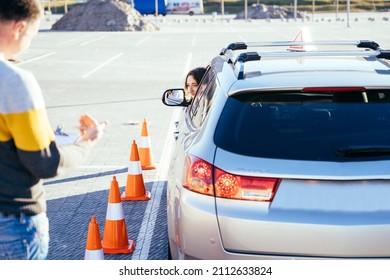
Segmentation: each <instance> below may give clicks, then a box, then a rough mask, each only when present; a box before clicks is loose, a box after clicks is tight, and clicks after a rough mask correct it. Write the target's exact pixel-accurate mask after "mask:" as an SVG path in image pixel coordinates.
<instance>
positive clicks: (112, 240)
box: [102, 176, 135, 254]
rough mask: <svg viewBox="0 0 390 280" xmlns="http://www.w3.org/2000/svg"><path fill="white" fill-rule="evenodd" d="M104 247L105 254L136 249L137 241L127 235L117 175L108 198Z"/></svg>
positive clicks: (125, 252)
mask: <svg viewBox="0 0 390 280" xmlns="http://www.w3.org/2000/svg"><path fill="white" fill-rule="evenodd" d="M102 247H103V252H104V253H105V254H130V253H132V252H133V251H134V249H135V242H134V241H133V240H129V239H128V237H127V229H126V221H125V215H124V213H123V207H122V202H121V197H120V191H119V186H118V182H117V180H116V177H115V176H113V179H112V182H111V188H110V195H109V198H108V206H107V214H106V223H105V225H104V235H103V240H102Z"/></svg>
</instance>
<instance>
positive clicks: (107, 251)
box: [103, 239, 135, 255]
mask: <svg viewBox="0 0 390 280" xmlns="http://www.w3.org/2000/svg"><path fill="white" fill-rule="evenodd" d="M128 242H129V243H128V245H127V246H125V247H123V248H107V247H103V252H104V254H110V255H116V254H131V253H133V252H134V249H135V242H134V241H133V240H130V239H129V240H128Z"/></svg>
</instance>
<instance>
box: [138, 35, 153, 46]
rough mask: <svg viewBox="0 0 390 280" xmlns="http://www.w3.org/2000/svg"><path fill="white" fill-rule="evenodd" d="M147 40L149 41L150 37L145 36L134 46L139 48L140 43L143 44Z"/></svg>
mask: <svg viewBox="0 0 390 280" xmlns="http://www.w3.org/2000/svg"><path fill="white" fill-rule="evenodd" d="M149 39H150V36H147V37H145V38H143V39H142V40H139V41H138V42H137V43H135V46H139V45H141V44H142V43H145V42H146V41H147V40H149Z"/></svg>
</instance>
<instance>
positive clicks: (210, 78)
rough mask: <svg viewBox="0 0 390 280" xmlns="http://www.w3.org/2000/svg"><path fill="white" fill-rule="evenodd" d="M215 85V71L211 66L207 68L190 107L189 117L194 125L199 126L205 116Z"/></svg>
mask: <svg viewBox="0 0 390 280" xmlns="http://www.w3.org/2000/svg"><path fill="white" fill-rule="evenodd" d="M216 87H217V83H216V78H215V73H214V71H213V69H212V68H209V70H208V71H207V72H206V74H205V76H204V77H203V79H202V81H201V83H200V86H199V89H198V92H197V93H196V95H195V97H194V100H193V102H192V104H191V108H190V118H191V120H192V123H193V125H194V126H195V127H200V126H201V125H202V123H203V121H204V119H205V118H206V116H207V113H208V111H209V109H210V105H211V103H212V99H213V96H214V92H215V91H216Z"/></svg>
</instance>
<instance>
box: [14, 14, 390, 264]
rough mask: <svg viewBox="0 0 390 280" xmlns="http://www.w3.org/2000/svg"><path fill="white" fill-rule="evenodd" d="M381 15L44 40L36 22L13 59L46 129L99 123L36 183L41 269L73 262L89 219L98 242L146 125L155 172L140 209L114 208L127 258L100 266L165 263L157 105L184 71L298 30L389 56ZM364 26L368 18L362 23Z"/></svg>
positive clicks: (176, 25)
mask: <svg viewBox="0 0 390 280" xmlns="http://www.w3.org/2000/svg"><path fill="white" fill-rule="evenodd" d="M386 16H389V13H377V14H351V15H350V19H349V22H348V23H349V26H348V25H347V21H346V20H347V18H346V15H345V14H344V15H343V14H339V20H336V19H335V15H334V14H316V15H315V16H314V18H312V19H311V20H306V21H302V20H297V21H294V20H289V21H286V20H284V21H282V20H271V21H266V20H251V21H243V20H234V19H233V16H225V17H224V18H222V17H220V16H217V17H213V16H211V15H207V16H194V17H189V16H169V15H168V16H166V17H162V16H161V17H157V18H156V17H154V16H150V17H147V18H148V19H149V20H150V21H153V22H155V23H156V24H157V25H159V27H160V30H159V31H155V32H53V31H50V27H51V25H52V24H53V23H54V22H55V20H56V19H58V18H59V17H60V15H51V16H50V17H46V18H45V19H44V21H43V22H42V26H41V30H40V32H39V34H38V36H37V38H35V39H34V41H33V44H32V46H31V47H30V49H29V50H27V51H25V52H23V53H22V54H20V55H19V56H18V57H17V59H18V60H19V64H20V66H21V67H23V68H25V69H28V70H30V71H32V72H33V73H34V74H35V76H36V78H37V79H38V82H39V83H40V85H41V87H42V90H43V93H44V97H45V100H46V106H47V108H48V114H49V119H50V121H51V124H52V126H53V128H55V127H56V126H57V125H61V126H63V127H64V131H65V132H67V133H76V132H77V122H78V117H79V115H80V114H83V113H88V114H91V115H92V116H94V117H95V118H97V119H98V120H108V121H109V126H108V128H107V130H106V133H105V135H104V136H103V138H102V140H101V141H100V142H99V143H98V144H97V145H96V147H94V150H93V152H92V153H91V154H90V156H89V157H88V159H87V160H86V162H83V163H80V166H79V167H78V168H77V169H75V170H73V171H71V172H70V173H68V174H66V175H65V176H62V177H58V178H53V179H50V180H46V181H45V183H44V185H45V191H46V198H47V200H48V216H49V220H50V238H51V240H50V249H49V259H52V260H82V259H83V258H84V254H85V249H86V247H85V246H86V239H87V232H88V224H89V222H90V220H91V217H92V216H95V217H96V219H97V222H98V225H99V229H100V234H101V236H102V237H103V229H104V226H105V219H106V213H107V206H108V195H109V189H110V185H111V181H112V179H113V176H115V177H116V178H117V180H118V183H119V187H120V190H121V192H123V191H124V190H125V187H126V180H127V176H128V174H127V166H128V164H129V158H130V145H131V143H132V141H133V140H135V141H136V142H137V143H139V141H140V137H141V125H142V122H143V121H144V120H146V121H147V124H148V128H149V136H150V139H151V144H152V146H151V152H152V155H153V161H154V162H155V164H156V165H157V168H156V169H155V170H145V171H142V176H143V179H144V182H145V189H146V190H148V191H150V192H151V199H150V200H148V201H124V202H122V207H123V210H124V214H125V222H126V226H127V234H128V239H130V240H133V241H134V242H135V243H136V247H135V250H134V252H133V253H131V254H114V255H113V254H106V255H105V256H104V257H105V259H107V260H116V259H118V260H119V259H120V260H127V259H133V260H134V259H139V260H165V259H167V257H168V254H167V226H166V212H165V211H166V176H167V172H168V166H169V160H170V154H171V151H172V147H173V144H174V137H173V126H174V121H175V120H176V119H177V117H178V114H179V113H180V110H178V109H174V108H169V107H166V106H164V105H163V104H162V103H161V95H162V93H163V91H164V90H165V89H168V88H177V87H182V86H183V83H184V76H185V74H186V72H187V71H188V70H190V69H191V68H193V67H197V66H205V65H206V64H207V63H208V62H209V61H210V60H211V59H212V58H213V57H214V56H215V55H217V54H218V53H219V51H220V50H221V49H222V48H223V47H225V46H227V45H228V44H229V43H231V42H236V41H255V42H259V41H281V40H292V39H294V37H295V35H296V34H297V33H298V32H299V30H300V29H301V28H302V27H307V28H309V30H310V32H311V37H312V39H313V40H362V39H364V40H368V39H370V40H375V41H377V42H378V43H379V44H380V45H381V46H383V47H384V48H386V47H387V48H389V49H390V33H389V32H386V31H387V30H389V27H390V22H389V21H385V20H384V19H383V18H384V17H386ZM369 18H374V19H375V20H371V19H369Z"/></svg>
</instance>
